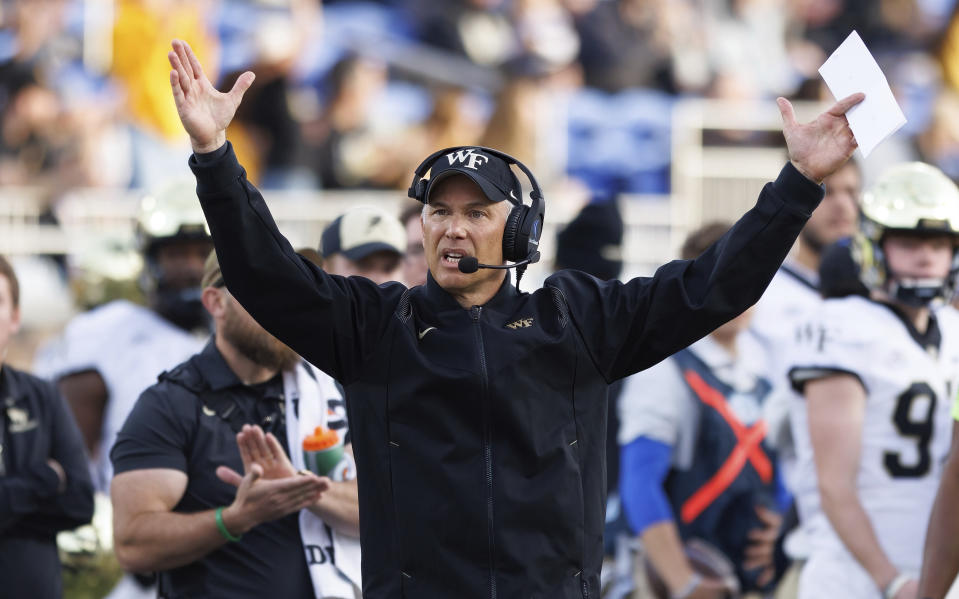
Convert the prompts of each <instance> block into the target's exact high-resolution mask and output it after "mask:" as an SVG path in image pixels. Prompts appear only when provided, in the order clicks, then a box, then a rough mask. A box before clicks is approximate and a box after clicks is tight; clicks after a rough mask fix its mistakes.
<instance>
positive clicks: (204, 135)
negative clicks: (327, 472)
mask: <svg viewBox="0 0 959 599" xmlns="http://www.w3.org/2000/svg"><path fill="white" fill-rule="evenodd" d="M167 58H168V59H169V60H170V66H171V67H173V70H172V71H170V87H171V88H173V100H174V101H175V102H176V110H177V114H179V115H180V122H181V123H183V128H184V129H185V130H186V132H187V133H188V134H189V136H190V143H191V144H192V145H193V151H194V152H195V153H197V154H205V153H208V152H212V151H213V150H216V149H217V148H219V147H220V146H222V145H223V144H224V143H226V127H227V125H229V124H230V121H232V120H233V115H234V114H236V108H237V106H239V105H240V100H242V99H243V94H244V93H246V90H248V89H249V88H250V85H252V84H253V79H254V77H255V75H253V73H252V72H251V71H247V72H245V73H243V74H242V75H240V77H239V78H238V79H237V80H236V83H235V84H233V89H231V90H230V91H229V92H227V93H221V92H219V91H217V90H216V88H214V87H213V84H211V83H210V80H209V79H207V77H206V75H204V74H203V67H201V66H200V61H199V60H197V58H196V55H195V54H194V53H193V50H192V49H191V48H190V46H189V45H187V43H186V42H184V41H183V40H173V50H172V51H171V52H170V53H169V54H168V55H167Z"/></svg>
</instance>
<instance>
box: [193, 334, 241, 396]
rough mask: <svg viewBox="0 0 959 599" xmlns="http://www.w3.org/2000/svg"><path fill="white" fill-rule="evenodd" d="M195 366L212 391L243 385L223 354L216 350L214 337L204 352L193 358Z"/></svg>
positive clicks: (208, 342)
mask: <svg viewBox="0 0 959 599" xmlns="http://www.w3.org/2000/svg"><path fill="white" fill-rule="evenodd" d="M193 365H194V366H195V367H196V368H197V370H199V371H200V373H201V374H202V375H203V378H204V379H205V380H206V382H207V384H208V385H210V390H211V391H220V390H222V389H228V388H230V387H236V386H242V385H243V383H242V382H241V381H240V379H239V378H238V377H237V376H236V374H235V373H234V372H233V371H232V370H231V369H230V367H229V365H227V363H226V360H224V359H223V354H221V353H220V350H218V349H217V348H216V342H215V341H214V337H210V340H209V341H207V344H206V346H205V347H204V348H203V351H201V352H200V353H198V354H196V355H195V356H194V357H193Z"/></svg>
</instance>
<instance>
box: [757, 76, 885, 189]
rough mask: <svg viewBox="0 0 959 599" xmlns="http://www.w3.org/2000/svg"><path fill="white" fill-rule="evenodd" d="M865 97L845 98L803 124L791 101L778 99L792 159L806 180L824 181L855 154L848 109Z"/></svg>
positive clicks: (859, 94)
mask: <svg viewBox="0 0 959 599" xmlns="http://www.w3.org/2000/svg"><path fill="white" fill-rule="evenodd" d="M865 98H866V96H865V94H861V93H858V94H853V95H851V96H848V97H846V98H843V99H842V100H840V101H838V102H836V103H835V104H834V105H833V106H832V108H830V109H829V110H827V111H826V112H824V113H822V114H820V115H819V116H818V117H816V120H814V121H813V122H811V123H806V124H802V125H801V124H799V123H797V122H796V115H795V113H794V112H793V106H792V104H790V103H789V100H787V99H786V98H777V99H776V103H777V104H778V105H779V113H780V114H781V115H782V118H783V135H785V137H786V149H787V150H788V152H789V160H790V161H791V162H792V163H793V166H795V167H796V169H797V170H798V171H799V172H800V173H802V174H803V175H804V176H805V177H806V178H807V179H810V180H811V181H815V182H816V183H822V182H823V179H825V178H826V177H828V176H829V175H831V174H833V173H834V172H836V171H837V170H838V169H839V167H840V166H842V165H843V164H845V162H846V161H847V160H849V157H850V156H852V153H853V152H854V151H855V150H856V146H857V145H858V144H857V143H856V139H855V138H854V137H853V135H852V130H851V129H850V128H849V121H847V120H846V112H848V111H849V109H850V108H852V107H853V106H855V105H856V104H859V103H860V102H862V101H863V100H864V99H865Z"/></svg>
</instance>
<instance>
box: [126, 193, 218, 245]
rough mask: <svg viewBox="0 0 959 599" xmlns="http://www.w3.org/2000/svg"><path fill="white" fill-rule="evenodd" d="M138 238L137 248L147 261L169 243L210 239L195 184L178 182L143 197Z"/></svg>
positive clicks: (137, 230) (137, 229)
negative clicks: (162, 245) (158, 249)
mask: <svg viewBox="0 0 959 599" xmlns="http://www.w3.org/2000/svg"><path fill="white" fill-rule="evenodd" d="M136 236H137V245H138V246H139V248H140V251H141V252H143V255H144V256H145V257H147V259H149V257H150V255H151V254H152V253H153V252H154V251H155V250H156V248H157V247H159V246H160V245H161V244H163V243H166V242H170V241H176V240H181V239H209V238H210V228H209V227H208V226H207V224H206V218H205V217H204V216H203V210H202V209H200V201H199V200H198V199H197V197H196V181H194V180H193V179H192V178H189V179H176V180H174V181H172V182H170V183H168V184H166V185H164V186H162V187H159V188H157V189H156V190H153V191H151V192H150V193H147V194H146V195H145V196H143V198H142V199H141V200H140V212H139V214H138V216H137V226H136Z"/></svg>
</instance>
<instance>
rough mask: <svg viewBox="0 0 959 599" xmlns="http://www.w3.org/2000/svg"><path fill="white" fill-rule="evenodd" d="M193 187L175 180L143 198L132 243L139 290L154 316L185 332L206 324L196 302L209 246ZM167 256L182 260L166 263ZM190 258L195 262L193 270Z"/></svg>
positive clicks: (204, 220) (199, 305)
mask: <svg viewBox="0 0 959 599" xmlns="http://www.w3.org/2000/svg"><path fill="white" fill-rule="evenodd" d="M195 185H196V183H195V182H194V181H193V180H189V179H183V180H178V181H175V182H173V183H171V184H169V185H167V186H165V187H163V188H161V189H159V190H157V191H156V192H155V193H152V194H149V195H147V196H146V197H144V198H143V200H142V202H141V207H140V208H141V209H140V214H139V217H138V219H137V242H138V247H139V249H140V251H141V252H142V254H143V257H144V262H145V268H144V269H143V272H142V275H141V277H140V286H141V288H142V289H143V292H144V294H145V295H146V297H147V299H148V301H149V303H150V305H151V307H152V308H153V309H154V310H156V312H157V313H159V314H160V315H162V316H163V317H164V318H166V319H167V320H169V321H170V322H172V323H174V324H176V325H177V326H179V327H181V328H183V329H188V330H190V329H195V328H204V329H208V328H209V326H210V325H209V323H210V318H209V315H208V314H207V312H206V310H205V309H204V308H203V304H202V302H201V301H200V295H201V289H200V277H201V276H202V272H203V260H204V259H205V258H206V255H207V254H208V253H209V251H210V250H211V249H212V248H213V244H212V240H211V238H210V232H209V228H208V227H207V224H206V219H205V218H204V216H203V211H202V210H201V209H200V203H199V200H198V199H197V197H196V191H195ZM173 249H176V250H178V251H177V252H171V250H173ZM180 250H182V251H180ZM171 253H173V254H177V253H180V254H183V257H181V258H180V259H178V260H170V259H166V258H165V255H169V254H171ZM161 254H164V255H161ZM191 254H192V255H195V259H194V258H191ZM191 260H192V262H196V265H195V266H194V267H192V268H191V267H190V262H191ZM171 265H172V266H171ZM193 271H195V272H193Z"/></svg>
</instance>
